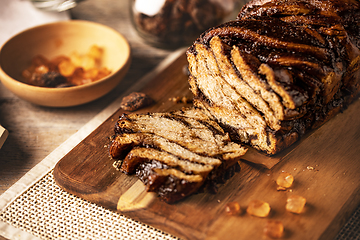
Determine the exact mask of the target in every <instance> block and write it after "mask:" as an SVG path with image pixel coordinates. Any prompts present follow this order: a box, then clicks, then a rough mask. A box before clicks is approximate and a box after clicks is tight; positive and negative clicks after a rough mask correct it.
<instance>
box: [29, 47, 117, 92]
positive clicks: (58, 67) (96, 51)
mask: <svg viewBox="0 0 360 240" xmlns="http://www.w3.org/2000/svg"><path fill="white" fill-rule="evenodd" d="M102 54H103V49H101V48H99V47H98V46H96V45H93V46H91V47H90V48H89V51H88V52H87V53H86V54H84V55H79V54H78V53H77V52H73V53H71V54H70V55H69V56H68V57H67V56H64V55H59V56H56V57H54V58H53V59H52V60H51V61H48V59H46V58H45V57H44V56H42V55H37V56H35V57H34V58H33V59H32V61H31V65H30V66H29V67H28V68H27V69H25V70H24V71H23V72H22V76H23V77H24V78H25V79H26V82H27V83H28V84H31V85H35V86H41V87H64V86H74V85H83V84H86V83H91V82H94V81H96V80H99V79H101V78H104V77H106V76H108V75H109V74H110V73H111V71H110V70H109V69H107V68H106V67H102V66H101V57H102ZM50 72H51V74H53V73H59V74H61V75H62V76H63V77H66V79H67V82H66V83H63V82H62V81H61V82H59V81H53V82H51V81H50V80H51V79H55V78H53V77H50V78H49V77H48V76H47V75H48V73H50ZM43 75H44V76H43ZM51 76H52V75H51ZM44 84H45V85H44Z"/></svg>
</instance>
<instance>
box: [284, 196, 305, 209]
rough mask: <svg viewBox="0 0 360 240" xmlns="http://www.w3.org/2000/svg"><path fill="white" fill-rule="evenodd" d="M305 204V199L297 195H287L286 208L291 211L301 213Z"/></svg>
mask: <svg viewBox="0 0 360 240" xmlns="http://www.w3.org/2000/svg"><path fill="white" fill-rule="evenodd" d="M305 204H306V199H305V198H304V197H301V196H298V195H292V196H290V197H288V199H287V201H286V206H285V208H286V210H287V211H289V212H292V213H302V212H303V210H304V207H305Z"/></svg>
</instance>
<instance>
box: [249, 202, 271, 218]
mask: <svg viewBox="0 0 360 240" xmlns="http://www.w3.org/2000/svg"><path fill="white" fill-rule="evenodd" d="M246 212H247V213H248V214H250V215H253V216H256V217H267V216H268V215H269V213H270V205H269V203H267V202H264V201H261V200H252V201H251V202H250V203H249V205H248V207H247V209H246Z"/></svg>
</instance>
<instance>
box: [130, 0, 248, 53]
mask: <svg viewBox="0 0 360 240" xmlns="http://www.w3.org/2000/svg"><path fill="white" fill-rule="evenodd" d="M243 1H244V0H130V13H131V19H132V23H133V25H134V27H135V29H136V30H137V32H138V34H139V35H140V36H141V37H142V38H143V39H144V40H145V41H146V42H147V43H150V44H151V45H153V46H156V47H161V48H176V47H181V46H187V45H190V44H191V43H192V42H194V41H195V40H196V38H197V37H198V36H199V35H200V34H201V33H202V32H203V31H205V30H206V29H208V28H210V27H213V26H216V25H218V24H220V23H222V22H225V21H229V20H234V19H235V18H236V16H237V14H238V12H239V11H240V7H241V2H243Z"/></svg>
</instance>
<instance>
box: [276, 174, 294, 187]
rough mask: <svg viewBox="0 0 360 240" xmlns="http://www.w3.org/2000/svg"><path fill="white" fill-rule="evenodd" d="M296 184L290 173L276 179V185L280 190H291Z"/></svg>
mask: <svg viewBox="0 0 360 240" xmlns="http://www.w3.org/2000/svg"><path fill="white" fill-rule="evenodd" d="M293 182H294V177H293V176H292V175H291V174H290V173H288V172H282V173H280V174H279V176H278V178H277V179H276V184H277V185H278V186H279V188H278V190H282V188H289V187H291V186H292V184H293Z"/></svg>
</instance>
